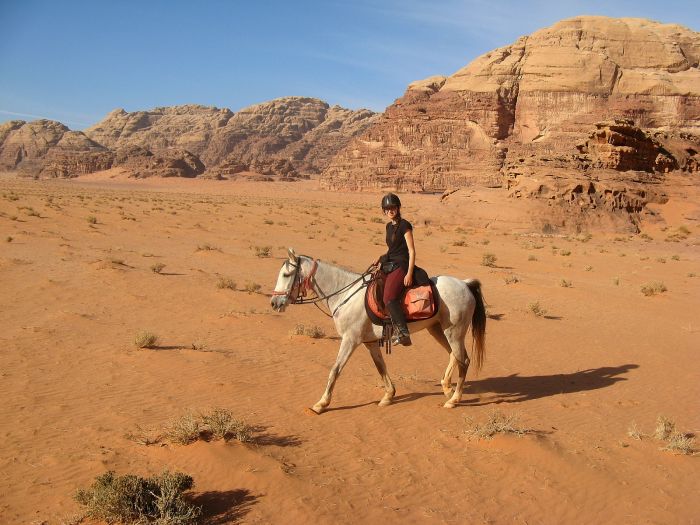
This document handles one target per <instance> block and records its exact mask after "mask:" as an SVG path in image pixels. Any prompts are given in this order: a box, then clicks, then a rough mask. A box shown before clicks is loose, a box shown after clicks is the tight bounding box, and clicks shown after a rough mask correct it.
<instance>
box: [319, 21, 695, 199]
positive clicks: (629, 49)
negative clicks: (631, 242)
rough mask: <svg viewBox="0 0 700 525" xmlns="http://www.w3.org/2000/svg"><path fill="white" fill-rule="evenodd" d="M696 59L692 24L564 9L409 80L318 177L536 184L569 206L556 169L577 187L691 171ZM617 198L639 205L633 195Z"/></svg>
mask: <svg viewBox="0 0 700 525" xmlns="http://www.w3.org/2000/svg"><path fill="white" fill-rule="evenodd" d="M699 62H700V34H698V33H695V32H693V31H690V30H689V29H686V28H684V27H681V26H678V25H664V24H660V23H656V22H652V21H648V20H642V19H611V18H606V17H577V18H572V19H569V20H564V21H561V22H559V23H557V24H555V25H554V26H552V27H550V28H546V29H542V30H540V31H537V32H535V33H533V34H532V35H529V36H525V37H522V38H520V39H518V40H517V41H516V42H515V43H513V44H512V45H510V46H506V47H503V48H499V49H496V50H494V51H491V52H489V53H486V54H485V55H483V56H481V57H479V58H477V59H476V60H474V61H473V62H472V63H470V64H469V65H467V66H466V67H464V68H463V69H461V70H459V71H457V72H456V73H455V74H453V75H452V76H450V77H431V78H428V79H426V80H423V81H419V82H414V83H413V84H411V85H409V86H408V89H407V91H406V93H405V94H404V96H403V97H402V98H401V99H399V100H397V101H396V102H395V103H394V104H393V105H392V106H390V107H389V108H387V110H386V112H385V113H384V114H383V116H382V117H381V118H380V119H378V121H377V123H376V124H375V125H374V126H372V127H371V128H369V129H368V130H367V131H366V132H365V133H364V134H363V135H362V136H360V137H358V138H357V139H356V140H353V141H352V142H351V143H350V144H349V145H348V146H347V148H345V149H344V150H343V151H342V152H341V153H340V154H339V155H338V156H337V157H336V158H335V159H333V161H332V163H331V164H330V166H329V167H328V169H326V170H325V171H324V173H323V175H322V179H321V180H322V184H323V186H324V187H325V188H329V189H365V188H395V189H398V190H401V191H444V190H449V189H454V188H459V187H464V186H468V185H471V184H480V185H485V186H492V187H504V188H508V189H510V190H511V191H512V190H513V188H514V187H516V186H518V185H521V184H522V185H527V186H528V188H529V187H532V186H533V185H535V186H536V185H542V186H544V187H546V188H548V189H549V192H550V194H549V197H548V198H552V194H553V193H557V192H558V193H559V196H558V197H557V198H553V199H552V200H554V201H560V202H561V203H564V204H565V203H566V202H568V200H570V198H569V197H567V194H566V191H561V189H558V190H555V186H557V184H554V181H555V180H558V179H562V178H568V179H570V180H572V181H576V183H575V184H574V185H573V187H574V188H575V187H577V186H578V179H579V178H583V179H586V180H588V179H591V180H593V181H595V180H596V179H600V180H599V181H598V186H599V189H600V191H602V192H605V191H608V190H610V191H611V192H612V191H616V192H619V186H622V187H624V185H625V184H626V181H628V180H634V179H639V176H638V175H636V174H633V173H632V172H634V173H637V172H646V173H655V172H658V173H663V172H666V171H669V170H677V169H681V170H685V171H691V172H692V171H695V170H697V166H698V156H697V155H698V153H697V152H698V148H697V143H698V137H699V136H700V69H698V63H699ZM615 120H617V122H615ZM607 171H610V172H611V173H606V174H604V175H602V176H601V172H607ZM647 179H649V180H647V182H648V183H654V182H658V180H662V179H663V177H660V178H659V177H656V178H655V177H651V178H649V177H647ZM567 191H568V190H567ZM596 191H597V190H596ZM574 193H576V192H574ZM623 193H624V192H623ZM520 195H529V196H536V195H539V193H538V192H534V193H533V192H532V191H529V190H528V191H523V192H520ZM574 200H576V201H578V199H574ZM594 200H595V199H594ZM621 200H622V201H624V200H625V199H624V198H623V199H621ZM632 200H634V199H632ZM612 206H613V207H615V206H619V208H620V209H626V208H628V207H630V206H631V207H632V208H637V205H636V204H632V203H631V201H630V202H621V203H619V204H614V203H613V204H612Z"/></svg>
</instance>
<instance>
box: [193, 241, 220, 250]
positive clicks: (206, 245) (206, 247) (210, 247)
mask: <svg viewBox="0 0 700 525" xmlns="http://www.w3.org/2000/svg"><path fill="white" fill-rule="evenodd" d="M197 251H198V252H212V251H217V252H220V251H221V248H217V247H216V246H213V245H211V244H209V243H208V242H205V243H204V244H200V245H199V246H197Z"/></svg>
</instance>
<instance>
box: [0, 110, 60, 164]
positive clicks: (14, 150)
mask: <svg viewBox="0 0 700 525" xmlns="http://www.w3.org/2000/svg"><path fill="white" fill-rule="evenodd" d="M1 129H2V131H0V137H2V136H3V135H4V140H3V141H2V143H1V144H0V169H1V170H18V171H21V172H24V173H26V174H31V175H37V174H38V173H40V172H41V169H42V168H43V162H44V157H45V155H46V153H47V152H48V151H49V150H50V149H51V148H52V147H54V146H55V145H56V144H58V142H59V141H60V140H61V138H62V137H63V135H64V134H65V133H66V132H68V131H70V130H69V129H68V128H67V127H66V126H64V125H63V124H61V123H60V122H56V121H53V120H36V121H34V122H24V121H11V122H7V123H5V124H3V128H1Z"/></svg>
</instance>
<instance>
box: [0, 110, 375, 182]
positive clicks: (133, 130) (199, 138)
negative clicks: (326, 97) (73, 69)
mask: <svg viewBox="0 0 700 525" xmlns="http://www.w3.org/2000/svg"><path fill="white" fill-rule="evenodd" d="M376 117H377V115H376V114H375V113H373V112H371V111H369V110H359V111H352V110H348V109H344V108H341V107H339V106H333V107H331V106H329V105H328V104H326V103H325V102H323V101H321V100H318V99H313V98H304V97H287V98H280V99H276V100H272V101H270V102H265V103H262V104H257V105H254V106H251V107H249V108H246V109H243V110H241V111H239V112H238V113H233V112H232V111H231V110H229V109H219V108H214V107H205V106H198V105H185V106H175V107H163V108H155V109H153V110H151V111H138V112H133V113H128V112H126V111H124V110H122V109H117V110H115V111H112V112H111V113H109V114H108V115H107V116H106V117H105V118H104V119H103V120H102V121H100V122H99V123H97V124H95V125H94V126H92V127H90V128H88V129H86V130H85V132H84V133H83V132H74V131H70V130H69V129H68V128H67V127H65V126H64V125H63V124H61V123H59V122H54V121H49V120H38V121H35V122H30V123H26V122H24V121H10V122H6V123H4V124H2V125H0V169H5V170H18V171H20V172H23V173H26V174H28V175H40V176H51V177H74V176H78V175H80V174H84V173H91V172H93V171H97V170H102V169H107V168H109V167H113V166H122V167H125V168H127V169H128V170H130V171H131V172H132V173H133V174H134V175H135V176H151V175H161V176H185V177H194V176H199V175H202V174H203V173H205V171H206V172H208V173H210V174H211V175H213V176H223V175H226V176H232V175H235V174H236V173H238V172H240V171H258V172H260V173H263V174H266V175H271V176H282V177H286V178H296V177H303V176H309V175H312V174H316V173H320V172H321V171H322V170H323V169H324V168H325V167H326V166H327V165H328V163H329V162H330V160H331V158H332V157H333V156H334V155H335V154H336V153H337V152H338V151H339V150H340V149H341V148H342V147H344V146H345V144H347V142H348V141H349V140H350V139H351V138H352V137H353V136H355V135H358V134H359V133H361V132H363V131H364V130H365V129H366V127H367V126H368V125H370V124H371V123H372V122H373V121H374V120H376ZM64 137H65V138H64Z"/></svg>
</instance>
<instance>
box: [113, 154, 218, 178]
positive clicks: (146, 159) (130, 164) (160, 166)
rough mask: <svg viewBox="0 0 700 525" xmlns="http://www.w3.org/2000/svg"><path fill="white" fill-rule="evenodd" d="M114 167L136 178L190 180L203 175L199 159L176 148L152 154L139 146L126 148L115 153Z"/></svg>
mask: <svg viewBox="0 0 700 525" xmlns="http://www.w3.org/2000/svg"><path fill="white" fill-rule="evenodd" d="M114 166H115V167H122V168H127V169H128V170H129V171H130V172H131V174H132V176H133V177H136V178H147V177H186V178H192V177H196V176H198V175H201V174H202V173H204V164H203V163H202V161H201V160H199V157H197V156H196V155H193V154H192V153H190V152H189V151H186V150H183V149H178V148H167V149H162V150H158V151H155V152H152V151H150V150H148V149H146V148H144V147H141V146H126V147H123V148H119V149H118V150H117V151H116V152H115V158H114Z"/></svg>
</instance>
